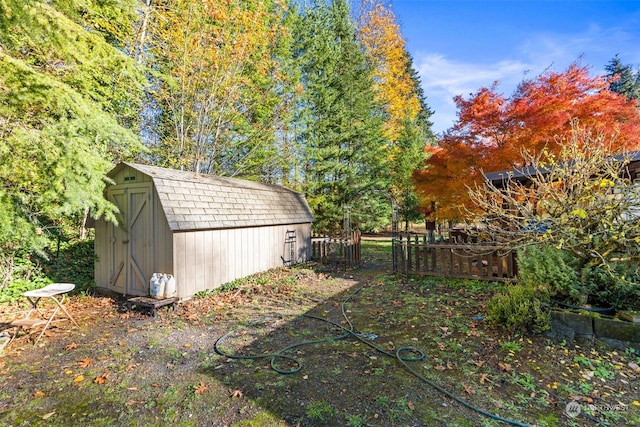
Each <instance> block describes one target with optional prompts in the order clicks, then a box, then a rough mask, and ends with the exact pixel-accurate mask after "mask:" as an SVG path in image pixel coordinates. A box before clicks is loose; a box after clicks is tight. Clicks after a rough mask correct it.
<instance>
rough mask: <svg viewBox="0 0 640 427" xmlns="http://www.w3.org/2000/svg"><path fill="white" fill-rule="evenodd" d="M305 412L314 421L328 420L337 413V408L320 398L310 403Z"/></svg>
mask: <svg viewBox="0 0 640 427" xmlns="http://www.w3.org/2000/svg"><path fill="white" fill-rule="evenodd" d="M305 413H306V415H307V417H309V418H310V419H311V420H313V421H321V422H327V421H329V420H330V419H331V417H332V416H333V415H334V414H335V409H333V408H332V407H331V405H330V404H329V403H328V402H327V401H326V400H318V401H313V402H311V403H309V404H308V405H307V409H306V410H305Z"/></svg>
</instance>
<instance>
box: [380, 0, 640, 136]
mask: <svg viewBox="0 0 640 427" xmlns="http://www.w3.org/2000/svg"><path fill="white" fill-rule="evenodd" d="M391 2H392V8H393V11H394V13H395V14H396V17H397V18H398V21H399V23H400V25H401V28H402V33H403V36H404V37H405V39H406V41H407V47H408V50H409V52H410V53H411V55H412V57H413V61H414V67H415V68H416V70H417V71H418V72H419V74H420V78H421V80H422V86H423V88H424V90H425V95H426V96H427V103H428V104H429V106H430V107H431V109H432V110H434V115H433V116H432V117H431V119H432V121H433V123H434V126H433V130H434V132H436V133H441V132H443V131H444V130H446V129H448V128H450V127H451V126H452V124H453V122H454V121H455V119H456V108H455V104H454V103H453V97H454V96H455V95H464V96H465V97H468V95H469V94H470V93H475V92H477V91H478V90H479V89H480V88H481V87H488V86H491V84H492V83H493V82H494V81H498V82H499V86H498V90H499V92H501V93H503V94H504V95H505V96H510V95H511V94H512V92H513V90H514V89H515V88H516V86H517V84H518V83H519V82H520V81H522V80H523V78H535V77H536V76H538V75H540V74H541V73H543V72H544V71H545V70H547V69H551V70H552V71H556V72H562V71H564V70H566V68H567V67H568V66H569V65H570V64H571V63H572V62H575V61H578V60H580V58H581V57H582V59H581V63H582V64H583V65H586V66H589V67H590V70H591V74H592V75H603V74H605V73H606V72H605V69H604V67H605V65H606V64H607V63H608V62H609V61H610V60H611V59H612V58H613V57H614V56H615V55H616V54H618V55H619V58H620V60H621V61H622V62H623V64H629V65H632V66H634V67H636V68H637V67H640V0H627V1H613V0H600V1H587V0H571V1H560V0H546V1H533V0H511V1H506V0H505V1H502V0H492V1H487V0H391Z"/></svg>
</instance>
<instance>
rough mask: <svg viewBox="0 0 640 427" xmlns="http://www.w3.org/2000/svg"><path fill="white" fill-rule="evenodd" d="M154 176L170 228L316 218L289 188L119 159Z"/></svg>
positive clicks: (280, 221) (152, 177) (266, 222)
mask: <svg viewBox="0 0 640 427" xmlns="http://www.w3.org/2000/svg"><path fill="white" fill-rule="evenodd" d="M125 166H128V167H130V168H133V169H135V170H137V171H139V172H141V173H143V174H145V175H148V176H149V177H151V179H152V180H153V183H154V186H155V188H156V192H157V194H158V197H159V200H160V204H161V205H162V209H163V210H164V214H165V216H166V217H167V221H168V222H169V228H170V229H171V230H172V231H188V230H203V229H221V228H240V227H259V226H268V225H284V224H300V223H308V222H313V221H315V218H314V217H313V214H312V213H311V209H310V208H309V205H308V204H307V201H306V199H305V197H304V195H303V194H301V193H298V192H296V191H293V190H289V189H287V188H284V187H281V186H277V185H272V184H263V183H259V182H254V181H247V180H242V179H236V178H227V177H220V176H214V175H205V174H201V173H195V172H189V171H180V170H174V169H166V168H161V167H157V166H149V165H142V164H138V163H121V164H120V165H118V166H116V168H114V169H113V170H112V171H111V172H110V173H109V175H110V176H112V175H115V174H116V173H117V172H119V171H120V170H121V169H122V168H124V167H125Z"/></svg>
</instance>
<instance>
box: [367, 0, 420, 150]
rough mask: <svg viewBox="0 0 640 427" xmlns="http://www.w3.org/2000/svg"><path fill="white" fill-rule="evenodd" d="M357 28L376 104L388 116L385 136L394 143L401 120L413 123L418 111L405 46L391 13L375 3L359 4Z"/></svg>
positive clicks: (374, 1)
mask: <svg viewBox="0 0 640 427" xmlns="http://www.w3.org/2000/svg"><path fill="white" fill-rule="evenodd" d="M359 27H360V40H361V42H362V45H363V46H364V48H365V51H366V52H367V54H368V55H369V57H370V59H371V60H372V62H373V64H374V67H375V71H374V76H375V89H376V92H377V94H378V101H379V102H380V103H381V104H382V105H383V108H384V109H385V111H386V112H387V114H388V118H387V120H386V123H385V130H386V136H387V138H388V139H389V140H390V141H397V140H398V139H399V137H400V134H401V132H402V128H403V123H404V122H405V120H407V119H409V120H414V119H415V118H416V116H417V115H418V114H419V112H420V108H421V105H420V100H419V98H418V96H417V94H416V90H415V82H414V80H413V79H412V78H411V73H410V66H411V62H410V58H409V55H408V54H407V50H406V43H405V40H404V39H403V37H402V32H401V30H400V26H399V25H398V23H397V20H396V16H395V15H394V13H393V11H392V10H391V9H390V8H388V7H385V6H384V5H383V4H382V3H380V1H379V0H363V2H362V11H361V14H360V23H359Z"/></svg>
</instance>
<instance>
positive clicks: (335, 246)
mask: <svg viewBox="0 0 640 427" xmlns="http://www.w3.org/2000/svg"><path fill="white" fill-rule="evenodd" d="M361 238H362V234H361V233H360V231H354V232H352V233H351V234H350V235H349V236H348V237H313V238H312V239H311V255H312V257H313V259H314V260H316V261H318V262H319V263H320V264H323V265H331V266H333V267H342V268H352V267H356V266H358V265H360V253H361V248H360V242H361Z"/></svg>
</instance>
